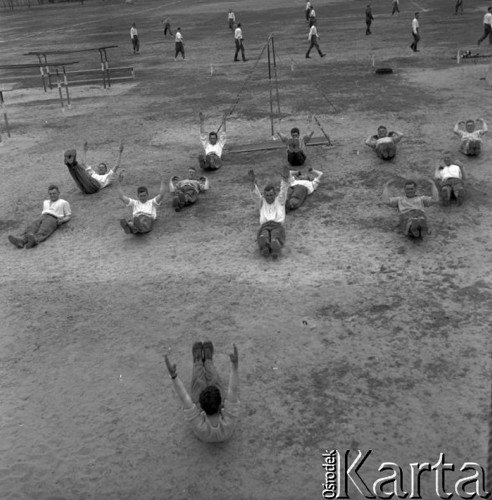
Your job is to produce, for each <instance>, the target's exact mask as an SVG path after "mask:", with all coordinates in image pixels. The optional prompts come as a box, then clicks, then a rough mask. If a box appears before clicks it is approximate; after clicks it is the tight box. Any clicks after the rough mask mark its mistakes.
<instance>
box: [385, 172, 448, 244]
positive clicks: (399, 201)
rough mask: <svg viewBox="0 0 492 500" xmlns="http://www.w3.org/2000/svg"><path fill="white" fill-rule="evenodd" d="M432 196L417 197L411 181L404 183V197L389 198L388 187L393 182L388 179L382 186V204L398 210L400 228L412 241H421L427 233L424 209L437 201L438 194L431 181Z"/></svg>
mask: <svg viewBox="0 0 492 500" xmlns="http://www.w3.org/2000/svg"><path fill="white" fill-rule="evenodd" d="M427 180H428V182H429V183H430V184H431V188H432V196H417V183H416V182H415V181H412V180H408V181H406V182H405V186H404V190H403V191H404V195H403V196H394V197H390V192H389V190H390V185H391V184H392V183H393V182H394V180H393V179H390V180H389V181H388V182H386V184H385V185H384V189H383V196H382V199H383V202H385V203H387V204H388V205H389V206H391V207H396V208H398V210H399V212H400V227H401V230H402V232H403V234H404V235H405V236H408V237H409V238H414V239H422V238H423V236H424V234H425V233H428V232H429V226H428V223H427V216H426V214H425V211H424V207H428V206H430V205H432V204H433V203H437V202H438V201H439V192H438V191H437V188H436V185H435V184H434V182H433V181H432V180H431V179H427Z"/></svg>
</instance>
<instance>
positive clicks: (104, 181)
mask: <svg viewBox="0 0 492 500" xmlns="http://www.w3.org/2000/svg"><path fill="white" fill-rule="evenodd" d="M86 171H87V173H88V174H89V175H90V176H91V177H92V178H93V179H96V181H97V182H99V184H100V186H101V189H103V188H105V187H108V186H109V185H110V184H111V181H112V180H113V176H114V172H113V170H112V169H111V170H110V171H109V172H108V173H107V174H103V175H101V174H98V173H96V171H95V170H94V169H93V168H92V167H87V168H86Z"/></svg>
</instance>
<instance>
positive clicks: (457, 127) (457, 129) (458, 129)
mask: <svg viewBox="0 0 492 500" xmlns="http://www.w3.org/2000/svg"><path fill="white" fill-rule="evenodd" d="M464 124H465V122H464V121H463V120H461V121H459V122H457V123H456V125H455V126H454V129H453V132H454V133H455V134H456V135H459V136H460V137H461V133H462V130H461V127H462V125H464Z"/></svg>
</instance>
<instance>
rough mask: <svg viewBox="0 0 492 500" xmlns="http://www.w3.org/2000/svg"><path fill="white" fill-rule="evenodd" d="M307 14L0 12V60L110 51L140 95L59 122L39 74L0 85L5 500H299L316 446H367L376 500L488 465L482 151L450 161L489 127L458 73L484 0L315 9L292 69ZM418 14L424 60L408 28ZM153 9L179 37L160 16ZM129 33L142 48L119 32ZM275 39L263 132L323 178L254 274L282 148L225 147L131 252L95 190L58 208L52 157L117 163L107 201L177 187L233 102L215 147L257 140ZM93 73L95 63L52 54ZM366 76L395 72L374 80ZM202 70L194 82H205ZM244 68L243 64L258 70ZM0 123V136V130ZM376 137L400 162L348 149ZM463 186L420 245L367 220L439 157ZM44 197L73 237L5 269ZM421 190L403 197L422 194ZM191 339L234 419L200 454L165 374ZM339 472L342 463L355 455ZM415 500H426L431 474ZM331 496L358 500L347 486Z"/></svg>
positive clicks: (273, 4)
mask: <svg viewBox="0 0 492 500" xmlns="http://www.w3.org/2000/svg"><path fill="white" fill-rule="evenodd" d="M304 4H305V2H304V1H301V0H296V1H291V0H272V1H270V2H268V3H265V2H263V1H260V0H242V1H241V2H233V1H217V2H206V1H205V0H186V1H184V0H182V1H178V0H177V1H172V2H166V3H162V2H157V1H155V0H149V1H143V0H136V1H133V2H131V3H117V2H110V1H109V2H104V3H102V2H99V1H96V0H94V1H92V0H86V2H85V4H84V5H80V4H79V3H70V4H46V5H43V6H35V7H34V6H33V8H31V9H30V10H27V9H22V10H20V9H19V10H14V11H13V12H8V11H5V10H4V11H1V13H0V14H1V21H2V31H1V33H0V64H4V65H5V64H16V63H21V62H24V63H26V62H35V58H34V57H31V58H29V57H26V56H23V55H22V54H23V53H25V52H28V51H34V50H38V49H44V50H56V49H74V50H75V49H83V48H90V47H97V46H102V45H118V48H117V49H112V51H110V53H109V55H110V61H111V64H112V65H113V66H128V65H134V67H135V70H136V79H135V81H133V82H129V83H116V84H114V85H113V86H112V87H111V89H110V90H103V89H102V86H101V85H99V84H94V85H87V86H76V87H73V88H72V89H71V97H72V107H71V109H66V110H65V111H62V110H61V107H60V104H59V101H58V92H57V90H56V88H55V89H53V90H52V91H48V93H46V94H45V93H44V92H43V90H42V87H41V80H40V78H39V76H37V75H36V71H37V70H30V71H27V72H25V71H22V72H12V71H6V70H0V88H1V87H3V86H5V85H6V84H7V83H8V84H18V88H17V89H16V90H13V91H11V92H6V93H5V99H6V102H7V105H8V108H7V109H8V112H9V119H10V123H11V127H12V137H11V139H8V140H7V137H6V135H5V133H4V129H3V122H2V125H0V127H2V128H0V130H1V132H2V141H3V142H2V145H1V146H0V159H1V162H0V164H1V166H2V173H3V176H4V177H3V179H4V180H3V182H2V184H1V193H2V196H1V197H0V204H1V219H0V235H1V239H0V252H1V262H2V265H1V266H0V279H1V288H0V304H1V315H0V320H1V323H2V328H1V335H0V361H1V363H0V370H1V371H0V375H1V377H0V397H1V405H0V498H1V499H2V500H14V499H36V500H48V499H49V500H55V499H57V500H59V499H67V500H86V499H95V500H113V499H129V500H133V499H139V500H140V499H141V500H150V499H166V500H168V499H177V500H181V499H193V500H195V499H197V500H209V499H214V500H229V499H232V498H235V499H239V500H247V499H251V500H253V499H254V500H275V499H282V500H311V499H315V498H322V483H323V482H324V472H325V471H324V469H323V468H322V453H324V452H325V450H333V449H338V450H341V451H342V452H343V451H345V450H358V449H361V450H364V451H365V450H373V451H372V455H371V457H370V459H369V460H368V462H367V464H365V465H364V468H363V470H362V471H361V475H362V476H363V477H364V478H365V479H366V480H367V482H368V483H369V484H372V482H374V480H375V479H377V478H378V477H381V473H379V472H378V471H377V468H378V466H379V464H380V463H381V462H383V461H390V462H396V463H398V464H400V465H401V467H402V468H403V469H404V475H405V476H404V483H405V484H404V486H405V488H406V489H407V491H408V488H409V473H408V471H409V466H408V464H409V463H410V462H427V461H428V462H431V463H435V462H436V460H437V459H438V457H439V454H440V453H441V452H444V453H445V454H446V460H447V461H450V462H453V463H454V464H456V466H457V470H458V471H457V472H456V473H448V475H447V477H449V478H450V481H449V483H447V486H448V490H450V491H452V490H453V485H454V482H455V480H456V479H457V478H459V477H462V474H460V472H459V468H460V467H461V465H462V464H463V462H466V461H475V462H479V463H481V464H483V465H484V466H485V463H486V459H487V438H488V427H487V419H488V415H489V408H490V366H489V360H490V341H489V337H490V318H491V312H492V288H491V282H490V275H491V250H492V239H491V229H490V228H491V223H492V215H491V207H492V201H491V198H490V195H489V193H491V192H492V191H491V189H492V182H491V177H490V172H491V164H490V150H491V149H492V141H491V139H490V138H488V139H487V136H486V139H485V144H484V150H483V153H482V155H481V156H480V157H479V158H476V159H469V158H466V157H462V156H460V153H459V152H458V146H459V141H458V139H457V138H456V137H455V136H453V134H452V127H453V125H454V123H455V122H456V121H458V120H460V119H465V118H468V117H471V118H477V117H483V118H484V119H485V120H488V121H489V122H490V121H492V120H491V116H490V109H491V107H490V103H491V98H492V87H490V86H489V85H488V84H487V83H486V81H485V77H486V75H487V71H488V66H489V63H490V59H488V58H479V59H476V60H470V61H465V62H463V64H460V65H457V64H456V58H455V55H456V51H457V49H473V50H474V51H478V50H479V52H480V54H481V55H490V54H491V53H492V50H491V49H490V48H489V46H488V45H487V44H483V45H482V46H481V47H480V49H478V48H477V47H476V45H475V43H476V39H477V38H478V36H479V35H480V34H481V32H482V17H483V11H484V10H485V8H486V5H485V4H483V5H482V4H477V3H474V4H473V5H472V2H471V1H465V13H464V15H463V16H454V15H453V5H454V2H451V1H450V0H419V1H418V2H411V1H408V0H401V14H400V15H399V16H393V17H391V15H390V8H391V2H390V1H389V0H384V1H383V0H374V1H373V2H372V8H373V14H374V16H375V21H374V22H373V26H372V31H373V35H372V36H370V37H367V36H365V22H364V10H365V6H366V2H363V1H362V0H344V1H338V2H334V1H329V0H320V1H319V2H315V6H316V11H317V14H318V18H319V26H318V28H319V33H320V35H321V41H320V45H321V48H322V50H323V51H325V52H326V54H327V57H325V58H324V59H320V58H319V57H318V55H317V54H312V58H311V59H305V57H304V54H305V51H306V49H307V45H308V41H307V32H308V29H307V27H306V24H305V20H304ZM229 8H233V9H234V10H235V12H236V16H237V20H238V21H240V22H241V23H242V25H243V33H244V37H245V46H246V55H247V57H248V58H249V61H248V62H247V63H242V62H241V63H234V62H233V55H234V41H233V38H232V35H231V32H230V31H229V29H228V28H227V25H226V20H227V11H228V9H229ZM416 10H419V11H420V12H421V32H422V41H421V43H420V47H419V48H420V49H421V52H420V53H415V54H414V53H412V52H411V51H410V49H409V44H410V42H411V35H410V24H411V20H412V17H413V12H414V11H416ZM164 15H170V16H171V17H172V20H173V23H172V24H173V29H175V28H176V27H177V26H178V25H179V26H181V28H182V33H183V36H184V39H185V42H186V57H187V60H186V61H181V60H178V61H177V62H174V61H173V57H174V41H173V40H172V39H170V38H168V39H167V40H165V39H164V38H163V34H162V25H161V23H160V20H161V18H162V16H164ZM132 22H135V23H136V24H137V27H138V29H139V33H140V38H141V55H140V56H133V55H132V51H131V44H130V39H129V30H130V26H131V23H132ZM270 33H274V34H275V49H276V56H277V71H278V84H279V96H280V106H281V117H280V118H281V119H280V118H279V117H277V118H276V120H275V128H276V130H279V131H282V132H284V133H288V131H289V130H290V128H291V127H292V126H294V125H297V126H299V127H300V128H301V132H308V131H309V130H310V129H311V127H315V130H316V132H315V135H317V136H320V135H321V133H320V130H319V129H318V128H316V125H315V124H313V123H312V122H310V115H311V114H312V113H316V114H317V116H318V117H319V119H320V121H321V123H322V124H323V127H324V129H325V130H326V132H328V133H329V134H330V136H331V138H332V140H333V143H334V147H333V148H327V147H323V146H318V147H310V148H308V151H307V152H308V165H307V166H312V167H314V168H317V169H321V170H322V171H323V172H325V179H324V183H323V184H322V185H321V187H320V188H319V190H318V191H316V192H315V193H314V194H313V195H312V196H311V197H310V198H309V199H308V200H307V202H306V204H305V205H304V206H303V207H302V208H301V209H299V210H298V211H297V212H295V213H291V214H288V216H287V222H286V231H287V241H286V246H285V248H284V251H283V254H282V256H281V258H280V259H279V260H278V261H277V262H275V261H271V260H265V259H263V258H261V257H260V255H259V252H258V251H257V247H256V242H255V235H256V231H257V228H258V224H259V222H258V215H257V212H256V210H255V207H254V205H253V202H252V200H251V198H250V194H249V187H248V183H247V176H246V173H247V171H248V170H249V169H250V168H254V169H255V171H256V172H257V176H258V177H259V179H260V181H261V183H262V184H264V183H266V182H267V180H268V179H273V180H274V181H275V182H278V181H279V179H280V176H279V172H280V170H281V167H282V166H283V164H284V162H285V161H286V159H285V152H284V151H283V150H273V151H260V152H254V153H246V154H231V153H229V154H226V155H225V165H224V167H223V168H222V169H221V170H219V171H218V172H216V173H213V174H211V175H210V182H211V190H210V191H209V192H208V193H206V194H205V195H202V196H201V198H200V199H199V201H198V203H197V204H196V205H195V206H194V207H190V208H187V209H185V210H183V211H182V212H180V213H175V212H174V210H173V209H172V207H171V196H170V194H169V193H167V194H166V196H165V200H164V202H163V205H162V207H161V209H160V211H159V217H158V221H157V224H156V226H155V228H154V230H153V232H152V233H150V234H149V235H147V236H144V237H140V238H139V237H131V236H128V235H125V234H124V232H123V231H122V230H121V228H120V226H119V224H118V220H119V218H121V217H123V216H124V215H125V214H126V213H127V212H126V210H127V209H126V208H125V207H124V205H123V204H122V203H121V201H120V200H119V199H118V198H117V192H116V188H115V187H114V186H112V187H109V188H108V189H105V190H103V191H101V192H99V193H97V194H95V195H91V196H86V195H83V194H82V193H80V192H79V191H78V189H77V188H76V186H75V184H74V182H73V181H72V179H71V177H70V176H69V174H68V171H67V169H66V167H65V166H64V165H63V151H64V150H65V149H68V148H71V147H75V148H77V150H79V151H80V150H81V149H82V145H83V143H84V140H88V141H89V143H90V145H91V150H90V152H89V162H90V163H96V162H99V161H108V162H110V163H113V164H114V162H115V160H116V153H117V149H118V144H119V141H120V140H122V141H123V142H124V144H125V151H124V154H123V161H122V166H123V167H124V168H125V171H126V178H125V182H124V189H125V190H126V192H127V193H128V194H129V195H132V196H134V195H135V194H136V187H137V186H139V185H142V184H143V185H147V186H148V187H149V190H150V192H151V195H155V193H157V190H158V188H159V174H160V173H161V172H163V173H164V174H165V175H166V178H170V177H171V176H172V175H175V174H177V175H185V174H186V172H187V168H188V167H189V166H192V165H195V164H196V156H197V154H198V153H199V152H200V147H201V146H200V143H199V140H198V132H199V123H198V112H199V111H200V110H202V111H203V112H204V113H205V115H206V116H207V128H209V129H212V128H217V127H218V125H219V124H220V120H221V115H222V113H223V112H225V111H229V110H230V109H232V106H233V105H234V103H235V102H236V97H237V95H238V92H240V90H241V88H242V87H243V84H244V83H245V82H247V84H246V85H244V91H243V92H242V93H241V97H240V99H239V102H238V104H237V106H236V107H235V109H234V112H233V113H232V115H231V116H230V118H229V121H228V129H227V130H228V134H229V144H246V143H254V142H262V141H266V140H268V139H270V136H271V132H270V120H269V87H268V74H267V62H266V56H265V55H264V56H263V57H262V58H261V60H260V61H259V62H258V63H257V65H256V66H255V63H256V61H257V58H258V56H259V55H260V52H261V50H262V48H263V46H264V44H265V42H266V40H267V38H268V35H269V34H270ZM63 57H64V60H76V61H80V62H79V66H80V67H89V66H92V67H93V68H98V67H99V66H98V57H97V54H96V55H94V54H92V55H90V54H85V53H82V54H74V56H63ZM373 57H374V61H375V66H376V67H382V66H384V67H386V66H389V67H391V68H393V70H394V72H393V74H392V75H386V76H377V75H375V74H374V67H373V65H372V61H373ZM211 65H212V66H213V74H211ZM253 68H254V70H253ZM0 118H3V117H0ZM380 123H385V124H387V125H388V126H389V128H390V129H395V130H399V131H401V132H403V133H404V134H405V137H404V139H403V141H402V142H401V143H400V147H399V152H398V155H397V157H396V159H395V160H394V161H393V162H391V163H383V162H382V161H380V160H378V159H377V157H376V156H375V154H374V153H373V152H372V151H371V150H370V149H369V148H367V147H366V146H364V140H365V138H366V137H367V136H368V135H369V134H370V133H375V131H376V128H377V126H378V125H379V124H380ZM448 148H449V149H451V151H452V152H453V153H455V154H456V156H457V157H458V158H459V159H460V160H461V161H462V162H463V164H464V166H465V167H466V171H467V172H468V174H469V181H468V184H467V187H468V199H467V200H466V202H465V204H464V205H463V206H462V207H461V208H457V207H455V206H453V207H450V208H444V207H442V206H440V205H436V206H434V207H431V208H430V209H429V210H428V217H429V220H430V223H431V225H432V229H433V232H432V234H431V235H430V236H429V237H427V238H426V239H425V240H424V241H423V242H421V243H417V244H415V243H413V242H411V241H407V240H406V239H405V238H404V237H403V236H402V235H401V234H400V233H399V232H398V229H397V222H398V217H397V212H396V210H394V209H391V208H388V207H387V206H385V205H383V204H381V202H380V195H381V191H382V186H383V184H384V182H385V181H386V180H388V179H390V178H396V179H400V180H401V182H400V185H401V186H402V185H403V184H402V182H403V179H404V178H407V177H415V178H422V177H429V176H431V175H432V173H433V171H434V168H435V166H436V164H437V162H438V161H439V159H440V157H441V154H442V152H443V151H444V150H445V149H448ZM52 182H55V183H57V184H59V186H60V189H61V195H62V198H64V199H66V200H68V201H69V202H70V204H71V207H72V211H73V218H72V220H71V221H70V222H69V223H68V224H67V225H65V226H64V227H62V228H61V229H60V230H59V231H57V232H56V233H55V234H54V235H53V236H52V237H51V238H49V239H48V240H47V241H46V242H44V243H43V244H42V245H40V246H38V247H36V248H34V249H32V250H18V249H16V248H15V247H14V246H12V245H11V244H10V243H9V242H8V240H7V236H8V235H9V234H15V233H18V232H20V231H22V230H23V228H24V227H25V225H26V224H27V223H28V222H30V221H31V220H32V219H33V218H35V217H36V216H37V215H38V214H39V213H40V211H41V208H42V200H43V199H45V198H46V197H47V196H46V194H47V192H46V190H47V186H48V184H50V183H52ZM420 186H421V187H423V186H424V183H421V184H420ZM197 339H202V340H206V339H210V340H212V341H213V342H214V344H215V347H216V352H217V354H216V364H217V366H218V368H219V370H220V371H221V372H222V373H223V375H224V377H226V376H227V373H228V370H229V365H230V363H229V358H228V352H230V350H231V348H232V344H233V343H236V344H237V346H238V349H239V355H240V377H241V401H242V415H241V419H240V422H239V425H238V428H237V430H236V433H235V435H234V437H233V438H232V439H231V440H230V441H229V442H227V443H224V444H221V445H207V444H203V443H201V442H199V441H198V440H197V439H196V438H195V437H194V436H193V435H192V433H191V431H190V430H189V429H188V428H187V426H186V423H185V422H184V420H183V415H182V411H181V407H180V403H179V401H178V398H177V397H176V396H175V394H174V393H173V389H172V384H171V381H170V379H169V377H168V374H167V371H166V367H165V364H164V360H163V355H164V354H165V353H169V354H170V355H171V357H172V360H173V361H175V362H176V363H177V365H178V372H179V374H180V376H181V378H182V379H183V380H184V382H185V383H186V384H188V383H189V380H190V376H191V345H192V343H193V341H195V340H197ZM354 456H355V455H354ZM422 488H423V493H422V495H423V498H424V499H425V500H430V499H433V498H437V497H436V493H435V485H434V482H433V479H432V478H431V476H430V475H428V476H427V479H424V482H423V487H422ZM350 498H354V499H355V498H362V497H360V496H358V494H356V491H355V488H353V487H351V489H350Z"/></svg>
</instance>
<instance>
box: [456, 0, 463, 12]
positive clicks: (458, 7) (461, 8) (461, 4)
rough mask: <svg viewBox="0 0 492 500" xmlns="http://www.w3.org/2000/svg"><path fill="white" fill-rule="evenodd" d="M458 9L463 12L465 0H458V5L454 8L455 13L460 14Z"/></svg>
mask: <svg viewBox="0 0 492 500" xmlns="http://www.w3.org/2000/svg"><path fill="white" fill-rule="evenodd" d="M458 10H459V11H460V12H461V14H463V0H456V5H455V8H454V15H455V16H457V15H458Z"/></svg>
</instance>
